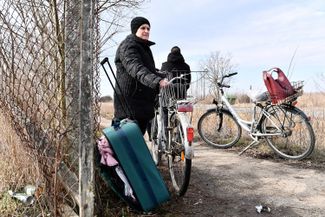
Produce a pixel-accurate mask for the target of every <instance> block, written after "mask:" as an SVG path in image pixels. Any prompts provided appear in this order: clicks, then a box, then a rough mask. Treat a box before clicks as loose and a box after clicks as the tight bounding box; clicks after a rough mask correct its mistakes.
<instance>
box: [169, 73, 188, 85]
mask: <svg viewBox="0 0 325 217" xmlns="http://www.w3.org/2000/svg"><path fill="white" fill-rule="evenodd" d="M184 76H186V74H183V75H181V76H178V77H174V78H172V79H170V80H169V81H168V84H171V83H172V82H173V81H175V80H177V79H184V80H187V78H183V77H184Z"/></svg>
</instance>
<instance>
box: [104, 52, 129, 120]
mask: <svg viewBox="0 0 325 217" xmlns="http://www.w3.org/2000/svg"><path fill="white" fill-rule="evenodd" d="M105 63H107V64H108V66H109V69H110V70H111V72H112V76H113V77H114V80H115V82H116V87H117V88H118V89H119V91H120V93H121V94H120V95H119V94H118V93H117V92H116V88H115V86H114V84H113V82H112V79H111V78H110V76H109V75H108V73H107V70H106V68H105ZM100 64H101V65H102V67H103V69H104V72H105V74H106V76H107V78H108V81H109V83H110V84H111V86H112V88H113V90H114V92H115V93H116V94H115V97H117V100H118V101H119V102H120V103H121V105H122V109H123V111H124V113H125V114H129V115H130V117H127V118H130V119H134V115H133V112H132V111H131V109H130V105H129V104H128V102H127V100H126V97H125V96H124V95H123V94H122V89H121V86H120V84H119V83H118V82H117V79H116V76H115V74H114V71H113V68H112V66H111V64H110V63H109V60H108V58H107V57H105V58H104V59H103V60H102V61H101V62H100ZM119 96H121V98H120V97H119Z"/></svg>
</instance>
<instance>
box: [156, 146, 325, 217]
mask: <svg viewBox="0 0 325 217" xmlns="http://www.w3.org/2000/svg"><path fill="white" fill-rule="evenodd" d="M260 204H264V205H266V206H268V207H269V208H270V209H271V212H270V213H267V212H261V213H257V211H256V208H255V206H257V205H260ZM162 208H163V209H166V211H167V209H168V210H169V214H168V215H161V216H200V217H201V216H217V217H219V216H249V217H252V216H272V217H274V216H279V217H280V216H281V217H283V216H288V217H291V216H292V217H297V216H304V217H305V216H306V217H311V216H317V217H321V216H325V173H324V171H319V170H314V169H304V168H299V167H297V166H295V165H290V164H289V163H288V162H286V163H285V162H284V161H283V162H272V161H270V160H261V159H254V158H250V157H245V156H238V155H237V154H236V153H231V152H229V151H227V150H220V149H214V148H211V147H209V146H207V145H202V144H196V145H195V158H194V160H193V170H192V177H191V183H190V186H189V190H188V192H187V194H186V195H185V197H183V198H180V199H176V198H173V200H172V203H169V204H167V205H166V206H163V207H162ZM171 210H173V211H172V212H170V211H171ZM171 213H173V214H172V215H171ZM159 216H160V215H159Z"/></svg>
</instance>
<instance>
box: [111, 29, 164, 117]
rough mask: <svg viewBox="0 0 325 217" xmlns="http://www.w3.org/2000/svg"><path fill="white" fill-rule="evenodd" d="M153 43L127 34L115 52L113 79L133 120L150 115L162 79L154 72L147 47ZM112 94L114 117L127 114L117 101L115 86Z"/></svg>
mask: <svg viewBox="0 0 325 217" xmlns="http://www.w3.org/2000/svg"><path fill="white" fill-rule="evenodd" d="M154 44H155V43H154V42H151V41H147V40H143V39H141V38H139V37H137V36H135V35H133V34H131V35H128V36H127V37H126V38H125V39H124V40H123V41H122V42H121V44H120V46H119V47H118V49H117V51H116V56H115V65H116V77H117V82H118V84H119V85H120V87H121V92H122V94H123V95H124V96H125V97H126V99H127V101H128V104H129V106H130V107H131V110H132V113H133V114H132V116H133V117H134V118H135V119H149V118H152V117H153V116H154V102H155V97H156V95H157V94H158V90H159V81H160V80H161V79H162V77H160V76H159V75H158V74H157V73H156V67H155V62H154V59H153V56H152V52H151V50H150V46H151V45H154ZM116 90H117V93H115V95H114V109H115V117H116V118H125V117H130V115H131V114H129V112H126V111H124V109H123V107H122V105H121V104H123V103H121V102H120V100H118V98H121V96H120V95H121V93H120V92H119V88H118V87H117V88H116Z"/></svg>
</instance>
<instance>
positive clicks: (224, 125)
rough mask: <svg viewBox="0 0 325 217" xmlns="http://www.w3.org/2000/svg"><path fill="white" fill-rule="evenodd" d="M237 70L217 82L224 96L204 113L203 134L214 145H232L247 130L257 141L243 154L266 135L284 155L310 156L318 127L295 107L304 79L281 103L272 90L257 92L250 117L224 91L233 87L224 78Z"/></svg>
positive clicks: (268, 140)
mask: <svg viewBox="0 0 325 217" xmlns="http://www.w3.org/2000/svg"><path fill="white" fill-rule="evenodd" d="M272 70H274V69H270V70H268V71H267V72H272ZM236 74H237V72H236V73H230V74H226V75H224V76H222V77H221V79H220V80H219V81H218V82H217V85H218V93H219V94H220V98H221V100H219V101H218V100H216V99H214V100H213V103H214V104H215V105H216V108H212V109H209V110H207V111H206V112H205V113H204V114H203V115H202V116H201V117H200V119H199V121H198V133H199V135H200V136H201V138H202V139H203V140H204V141H205V142H206V143H207V144H209V145H211V146H213V147H217V148H230V147H232V146H233V145H235V144H236V143H237V142H238V141H239V139H240V137H241V134H242V130H245V131H247V132H248V134H249V135H250V137H251V138H252V139H253V141H252V142H251V143H250V144H249V145H248V146H246V147H245V148H244V149H243V150H242V151H241V152H240V153H239V155H241V154H243V153H244V152H245V151H246V150H247V149H249V148H251V147H253V146H255V145H257V144H259V143H260V142H261V141H262V139H264V140H266V142H267V144H268V145H269V147H270V148H271V149H272V150H273V151H274V152H275V153H276V154H277V155H278V156H280V157H282V158H285V159H294V160H301V159H304V158H306V157H308V156H309V155H310V154H311V153H312V152H313V150H314V147H315V134H314V130H313V128H312V126H311V124H310V119H309V118H308V117H307V116H306V114H305V113H304V112H303V111H302V110H300V109H299V108H297V107H295V104H296V102H297V98H298V97H299V96H301V95H302V92H303V90H302V88H303V82H296V83H293V87H294V90H295V94H293V95H292V96H289V97H287V98H286V99H285V100H282V101H280V102H279V103H277V104H274V103H272V100H271V98H270V95H269V94H268V92H265V93H263V94H261V95H259V96H257V97H256V99H255V100H254V102H253V103H254V106H253V112H252V119H251V121H247V120H244V119H241V118H240V116H239V115H238V114H237V112H236V111H235V109H234V108H233V107H232V105H231V104H230V103H229V101H228V99H227V97H226V96H225V93H224V88H230V85H226V84H224V79H225V78H229V77H232V76H234V75H236Z"/></svg>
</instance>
